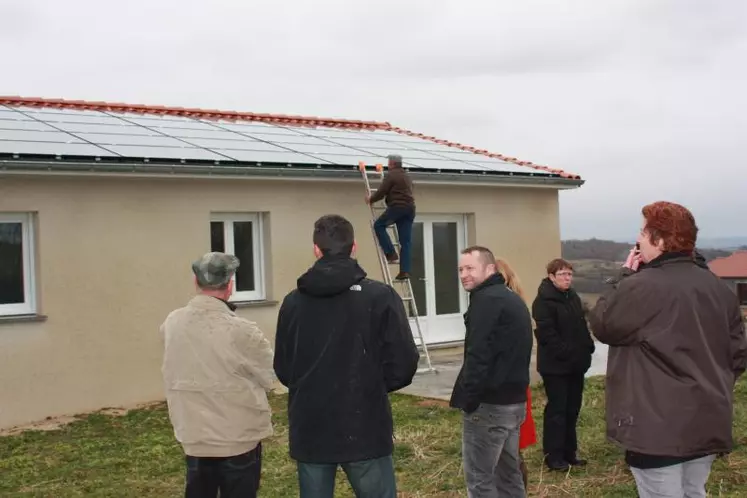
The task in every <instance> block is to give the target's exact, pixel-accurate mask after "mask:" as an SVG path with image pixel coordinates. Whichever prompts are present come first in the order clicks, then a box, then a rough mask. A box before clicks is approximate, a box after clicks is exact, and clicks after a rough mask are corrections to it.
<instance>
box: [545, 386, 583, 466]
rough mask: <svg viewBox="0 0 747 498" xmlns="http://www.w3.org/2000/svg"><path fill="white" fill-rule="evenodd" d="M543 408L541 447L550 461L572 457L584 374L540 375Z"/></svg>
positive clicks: (576, 447) (574, 451)
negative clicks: (545, 396)
mask: <svg viewBox="0 0 747 498" xmlns="http://www.w3.org/2000/svg"><path fill="white" fill-rule="evenodd" d="M542 382H543V383H544V385H545V394H546V395H547V405H545V417H544V422H543V426H542V448H543V451H544V453H545V455H548V456H549V457H551V458H563V459H567V458H573V457H574V456H575V455H576V450H577V449H578V439H577V436H576V424H577V423H578V415H579V413H580V412H581V403H582V401H583V396H584V374H582V373H579V374H570V375H543V376H542Z"/></svg>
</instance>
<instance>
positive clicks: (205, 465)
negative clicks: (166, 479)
mask: <svg viewBox="0 0 747 498" xmlns="http://www.w3.org/2000/svg"><path fill="white" fill-rule="evenodd" d="M261 471H262V444H261V443H260V444H259V445H257V447H256V448H255V449H253V450H252V451H250V452H248V453H244V454H242V455H236V456H232V457H192V456H187V486H186V490H185V493H184V497H185V498H217V496H218V490H220V497H221V498H256V496H257V490H258V489H259V477H260V473H261Z"/></svg>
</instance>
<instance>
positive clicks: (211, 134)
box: [142, 126, 242, 140]
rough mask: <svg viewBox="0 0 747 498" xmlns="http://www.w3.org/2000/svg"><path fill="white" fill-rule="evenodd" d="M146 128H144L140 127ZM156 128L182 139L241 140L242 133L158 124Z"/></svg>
mask: <svg viewBox="0 0 747 498" xmlns="http://www.w3.org/2000/svg"><path fill="white" fill-rule="evenodd" d="M142 129H143V130H146V128H142ZM153 129H155V130H158V131H159V132H160V133H163V134H165V135H169V136H171V137H179V138H184V139H190V138H207V139H227V140H241V139H242V135H241V134H239V133H236V132H233V131H225V130H221V129H218V128H212V129H210V128H172V127H166V126H159V127H157V128H153Z"/></svg>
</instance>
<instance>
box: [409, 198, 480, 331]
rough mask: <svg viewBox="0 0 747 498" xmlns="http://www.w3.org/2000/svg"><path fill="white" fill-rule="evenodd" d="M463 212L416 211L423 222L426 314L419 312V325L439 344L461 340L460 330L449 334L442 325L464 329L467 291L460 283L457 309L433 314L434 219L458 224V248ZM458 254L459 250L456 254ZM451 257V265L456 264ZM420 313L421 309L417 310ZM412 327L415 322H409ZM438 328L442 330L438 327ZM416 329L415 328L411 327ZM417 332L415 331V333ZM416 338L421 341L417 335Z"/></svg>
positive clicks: (462, 237) (463, 236)
mask: <svg viewBox="0 0 747 498" xmlns="http://www.w3.org/2000/svg"><path fill="white" fill-rule="evenodd" d="M466 221H467V220H466V216H465V215H463V214H453V213H449V214H436V213H428V214H418V215H416V217H415V223H422V224H423V263H424V268H425V285H424V287H425V292H426V295H425V302H426V303H427V304H426V310H427V312H428V314H427V315H424V316H420V325H421V327H422V328H423V336H424V338H425V341H426V343H427V344H438V343H448V342H460V341H463V340H464V336H463V334H455V335H454V337H451V338H450V337H448V336H449V333H448V332H444V330H443V327H447V328H451V327H455V328H456V329H457V330H460V329H463V319H462V315H463V313H464V311H465V310H466V309H467V305H468V297H467V293H466V292H464V290H463V289H462V288H461V285H459V283H457V285H459V312H458V313H451V314H448V315H436V287H435V283H434V280H435V267H434V261H433V252H434V251H433V249H434V247H433V223H434V222H436V223H437V222H447V223H456V224H457V250H458V251H459V252H461V251H462V250H463V249H464V248H465V247H466V244H467V222H466ZM457 256H458V254H457ZM457 264H458V263H457V261H456V260H455V261H454V267H455V268H456V266H457ZM418 311H420V312H421V313H422V310H418ZM412 326H413V327H415V325H414V323H413V324H412ZM439 328H441V330H439ZM413 332H415V330H413ZM416 335H417V334H416ZM416 341H417V342H420V341H419V340H418V338H417V337H416Z"/></svg>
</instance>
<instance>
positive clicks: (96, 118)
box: [26, 110, 124, 125]
mask: <svg viewBox="0 0 747 498" xmlns="http://www.w3.org/2000/svg"><path fill="white" fill-rule="evenodd" d="M26 114H27V116H29V117H32V118H34V119H38V120H39V121H43V122H46V123H51V124H53V125H54V124H56V123H90V124H112V125H122V124H124V123H123V121H122V120H121V119H119V118H114V117H111V116H107V115H105V114H101V113H98V114H94V113H85V112H83V111H81V112H80V113H78V112H76V113H64V112H55V113H52V112H46V111H45V112H39V111H35V110H31V111H27V112H26Z"/></svg>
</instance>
